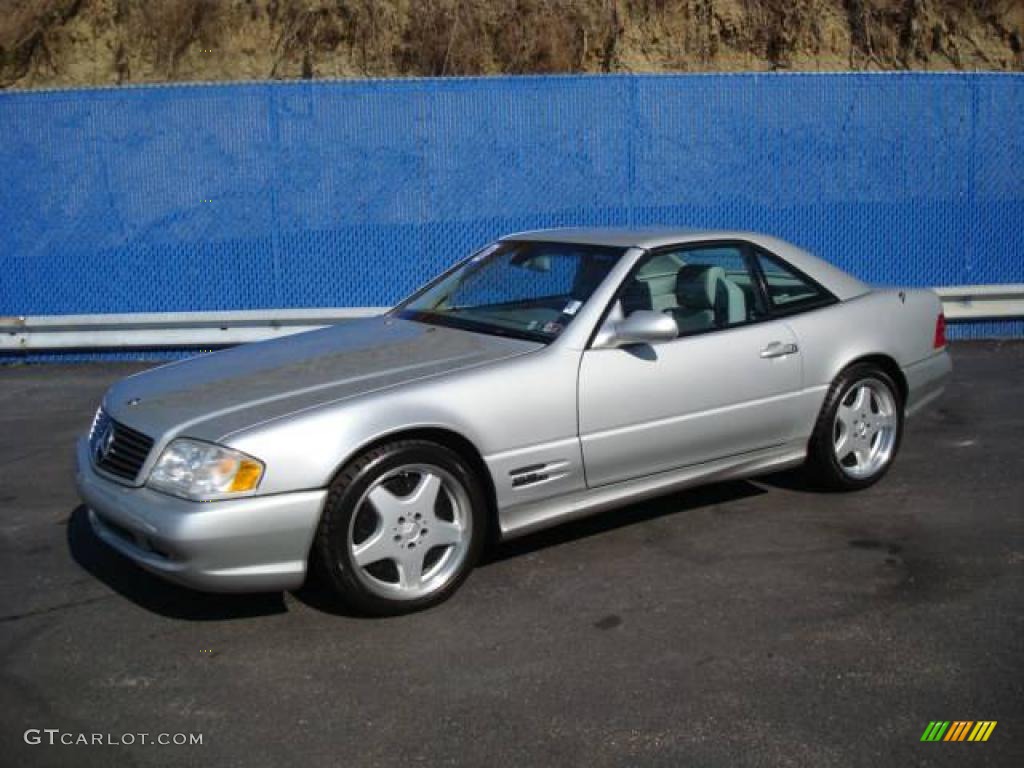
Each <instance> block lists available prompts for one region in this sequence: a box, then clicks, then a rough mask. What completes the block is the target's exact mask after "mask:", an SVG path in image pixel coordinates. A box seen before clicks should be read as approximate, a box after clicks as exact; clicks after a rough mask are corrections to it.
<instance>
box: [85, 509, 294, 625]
mask: <svg viewBox="0 0 1024 768" xmlns="http://www.w3.org/2000/svg"><path fill="white" fill-rule="evenodd" d="M67 540H68V549H69V550H70V552H71V557H72V558H74V560H75V562H76V563H78V565H80V566H81V567H82V568H84V569H85V570H86V571H87V572H88V573H90V574H91V575H92V576H94V577H95V578H96V579H98V580H100V581H101V582H103V583H104V584H106V585H107V586H108V587H110V588H111V589H112V590H114V591H115V592H117V593H118V594H119V595H121V596H122V597H125V598H127V599H129V600H131V601H132V602H133V603H135V604H136V605H138V606H140V607H142V608H145V609H146V610H148V611H152V612H153V613H156V614H159V615H161V616H166V617H168V618H172V619H188V620H190V621H224V620H227V619H245V618H252V617H255V616H268V615H272V614H278V613H285V612H287V610H288V609H287V607H286V606H285V603H284V594H283V593H282V592H264V593H257V594H214V593H207V592H196V591H194V590H191V589H187V588H185V587H179V586H177V585H175V584H170V583H168V582H166V581H164V580H163V579H160V578H158V577H156V576H154V575H152V574H151V573H148V572H147V571H144V570H143V569H142V568H140V567H139V566H137V565H135V564H134V563H133V562H131V561H130V560H128V559H127V558H125V557H122V556H121V555H120V554H118V553H117V552H115V551H114V550H113V549H111V548H110V547H108V546H107V545H106V544H104V543H103V542H102V541H100V540H99V539H98V538H97V537H96V534H95V533H94V532H93V530H92V526H90V525H89V517H88V512H87V510H86V508H85V506H84V505H82V506H79V507H77V508H76V509H75V510H74V511H73V512H72V513H71V518H70V519H69V520H68V527H67Z"/></svg>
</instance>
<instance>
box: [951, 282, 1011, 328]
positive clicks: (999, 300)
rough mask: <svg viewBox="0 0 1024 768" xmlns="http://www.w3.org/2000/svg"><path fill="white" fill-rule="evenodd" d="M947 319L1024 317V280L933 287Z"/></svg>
mask: <svg viewBox="0 0 1024 768" xmlns="http://www.w3.org/2000/svg"><path fill="white" fill-rule="evenodd" d="M934 290H935V292H936V293H937V294H939V297H940V298H941V299H942V311H943V312H944V313H945V315H946V319H947V320H1002V319H1005V318H1009V317H1024V283H1007V284H1005V285H953V286H944V287H941V288H935V289H934Z"/></svg>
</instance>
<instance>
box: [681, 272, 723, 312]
mask: <svg viewBox="0 0 1024 768" xmlns="http://www.w3.org/2000/svg"><path fill="white" fill-rule="evenodd" d="M724 279H725V270H724V269H722V268H721V267H712V266H709V265H707V264H684V265H683V266H682V267H680V268H679V271H678V272H676V300H677V301H678V302H679V306H681V307H686V308H687V309H714V308H715V293H716V291H717V289H718V282H719V280H724Z"/></svg>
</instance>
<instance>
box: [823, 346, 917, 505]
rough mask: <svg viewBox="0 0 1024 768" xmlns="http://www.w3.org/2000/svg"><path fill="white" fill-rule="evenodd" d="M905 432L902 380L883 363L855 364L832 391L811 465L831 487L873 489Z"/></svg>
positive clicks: (824, 411) (825, 404)
mask: <svg viewBox="0 0 1024 768" xmlns="http://www.w3.org/2000/svg"><path fill="white" fill-rule="evenodd" d="M902 434H903V403H902V401H901V399H900V394H899V389H898V387H897V386H896V383H895V382H894V381H893V380H892V378H891V377H890V376H889V375H888V374H887V373H885V372H884V371H883V370H881V369H880V368H878V367H877V366H874V365H870V364H864V363H862V364H857V365H853V366H851V367H849V368H847V369H846V370H845V371H843V372H842V373H841V374H840V375H839V376H838V378H837V379H836V380H835V382H834V383H833V384H832V387H831V389H829V393H828V395H827V396H826V398H825V403H824V404H823V405H822V409H821V414H820V415H819V416H818V422H817V424H816V425H815V427H814V433H813V435H812V436H811V441H810V445H809V446H808V457H807V458H808V466H809V468H810V469H811V471H812V473H813V476H814V477H815V479H817V480H819V481H821V482H822V483H823V484H825V485H826V486H828V487H831V488H835V489H838V490H859V489H861V488H867V487H868V486H869V485H872V484H874V483H876V482H878V480H880V479H881V478H882V476H883V475H885V473H886V472H887V471H888V470H889V467H890V466H891V465H892V461H893V459H894V458H895V457H896V452H897V451H898V450H899V446H900V438H901V437H902Z"/></svg>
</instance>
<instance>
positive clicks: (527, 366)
mask: <svg viewBox="0 0 1024 768" xmlns="http://www.w3.org/2000/svg"><path fill="white" fill-rule="evenodd" d="M950 370H951V364H950V359H949V355H948V353H947V351H946V340H945V320H944V318H943V315H942V307H941V304H940V303H939V300H938V298H937V297H936V295H935V294H934V293H933V292H931V291H929V290H921V289H916V290H914V289H884V290H882V289H875V288H872V287H870V286H868V285H866V284H864V283H862V282H861V281H860V280H857V279H856V278H854V277H852V276H850V275H848V274H846V273H844V272H842V271H840V270H839V269H837V268H835V267H833V266H831V265H829V264H827V263H826V262H824V261H821V260H820V259H818V258H815V257H814V256H812V255H810V254H808V253H806V252H804V251H802V250H800V249H798V248H796V247H794V246H793V245H790V244H788V243H785V242H782V241H780V240H777V239H775V238H773V237H768V236H765V235H759V234H751V233H744V232H714V231H690V230H659V231H626V230H590V229H578V230H547V231H537V232H528V233H524V234H516V235H510V236H508V237H505V238H503V239H501V240H499V241H498V242H495V243H492V244H490V245H488V246H487V247H485V248H483V249H481V250H480V251H478V252H476V253H474V254H472V255H470V256H469V257H468V258H466V259H464V260H463V261H461V262H459V263H458V264H456V265H455V266H454V267H452V268H451V269H449V270H448V271H447V272H445V273H444V274H442V275H441V276H440V277H438V278H436V279H435V280H433V281H432V282H430V283H429V284H427V285H426V286H425V287H423V288H422V289H420V290H419V291H418V292H416V293H415V294H413V295H412V296H411V297H410V298H408V299H406V300H405V301H403V302H402V303H401V304H399V305H398V306H397V307H395V308H394V309H393V310H391V311H390V312H387V313H386V314H384V315H382V316H380V317H375V318H371V319H365V320H359V321H353V322H349V323H345V324H342V325H338V326H334V327H329V328H324V329H322V330H317V331H312V332H309V333H303V334H298V335H294V336H289V337H286V338H280V339H274V340H272V341H267V342H262V343H257V344H249V345H245V346H240V347H235V348H233V349H229V350H225V351H222V352H217V353H215V354H208V355H204V356H201V357H196V358H193V359H190V360H185V361H182V362H177V363H172V364H170V365H165V366H163V367H160V368H156V369H153V370H149V371H146V372H144V373H140V374H137V375H135V376H131V377H129V378H127V379H124V380H123V381H121V382H118V383H117V384H115V385H114V386H113V387H111V389H110V390H109V391H108V392H107V394H106V396H105V397H104V398H103V402H102V404H101V406H100V408H99V410H98V411H97V413H96V417H95V420H94V423H93V425H92V429H91V431H90V434H89V435H88V436H87V437H83V438H82V439H81V440H80V441H79V444H78V448H77V485H78V489H79V493H80V494H81V496H82V498H83V499H84V501H85V504H86V505H87V507H88V509H89V519H90V521H91V525H92V526H93V529H94V530H95V532H96V534H97V535H98V536H99V537H100V538H101V539H102V540H103V541H105V542H106V543H107V544H109V545H110V546H111V547H113V548H114V549H116V550H117V551H119V552H120V553H122V554H124V555H126V556H127V557H129V558H131V559H132V560H134V561H135V562H136V563H138V564H139V565H141V566H142V567H144V568H146V569H148V570H150V571H152V572H154V573H156V574H158V575H160V576H163V577H165V578H167V579H170V580H173V581H176V582H179V583H181V584H184V585H187V586H190V587H194V588H197V589H202V590H211V591H260V590H279V589H290V588H294V587H297V586H299V585H300V584H301V583H302V582H303V581H304V579H305V578H306V575H307V570H308V569H309V568H310V567H311V566H312V565H315V566H317V570H318V571H319V573H320V574H322V578H323V580H324V581H325V582H326V584H327V585H328V586H329V587H330V588H331V589H332V590H333V591H335V592H336V593H337V594H338V596H339V598H340V599H342V600H344V601H345V602H346V603H348V604H349V605H350V606H352V607H354V608H355V609H356V610H359V611H362V612H366V613H372V614H395V613H403V612H407V611H412V610H416V609H420V608H424V607H426V606H429V605H433V604H435V603H438V602H439V601H441V600H444V599H445V598H447V597H448V596H449V595H451V594H452V592H454V591H455V589H456V588H457V587H458V586H459V585H460V584H461V582H462V581H463V580H464V579H465V578H466V576H467V574H468V573H469V571H470V569H471V568H472V567H473V564H474V562H475V561H476V560H477V558H478V556H479V555H480V553H481V550H482V548H483V546H484V543H485V541H486V540H487V538H488V536H489V535H492V534H493V535H497V536H499V537H502V538H508V537H513V536H520V535H522V534H525V533H529V532H531V531H536V530H538V529H541V528H544V527H546V526H550V525H555V524H557V523H561V522H563V521H566V520H571V519H573V518H577V517H580V516H583V515H588V514H591V513H594V512H597V511H599V510H605V509H609V508H612V507H616V506H620V505H623V504H628V503H631V502H636V501H638V500H641V499H644V498H648V497H650V496H653V495H656V494H662V493H665V492H667V491H674V490H678V489H680V488H684V487H687V486H692V485H695V484H698V483H707V482H712V481H719V480H726V479H731V478H740V477H750V476H753V475H758V474H763V473H769V472H775V471H778V470H782V469H784V468H787V467H793V466H795V465H799V464H804V463H806V465H807V471H808V473H809V474H810V476H811V477H812V479H813V481H814V482H815V483H817V484H819V485H821V486H828V487H831V488H835V489H842V490H857V489H861V488H865V487H867V486H869V485H871V484H872V483H874V482H875V481H877V480H878V479H879V478H881V477H882V476H883V475H884V474H885V472H886V471H887V470H888V468H889V467H890V465H891V464H892V461H893V459H894V457H895V456H896V452H897V450H898V449H899V445H900V438H901V436H902V432H903V424H904V418H905V417H906V416H909V415H911V414H913V413H915V412H917V411H918V410H920V409H921V408H923V407H924V406H926V405H927V404H929V403H930V402H932V401H933V400H935V398H937V397H938V396H939V395H940V394H941V392H942V390H943V388H944V386H945V382H946V379H947V377H948V375H949V373H950Z"/></svg>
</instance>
